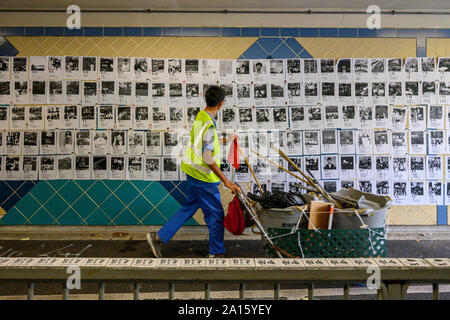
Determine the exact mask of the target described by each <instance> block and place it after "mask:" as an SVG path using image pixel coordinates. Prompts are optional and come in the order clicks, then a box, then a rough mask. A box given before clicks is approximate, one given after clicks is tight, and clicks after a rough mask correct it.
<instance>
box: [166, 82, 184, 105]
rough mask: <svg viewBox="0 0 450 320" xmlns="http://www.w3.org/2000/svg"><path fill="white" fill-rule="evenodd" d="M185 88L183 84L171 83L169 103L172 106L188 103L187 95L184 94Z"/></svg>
mask: <svg viewBox="0 0 450 320" xmlns="http://www.w3.org/2000/svg"><path fill="white" fill-rule="evenodd" d="M184 93H185V89H184V88H183V84H182V83H181V82H180V83H169V105H170V106H183V105H185V103H186V97H185V96H184Z"/></svg>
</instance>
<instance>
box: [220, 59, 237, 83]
mask: <svg viewBox="0 0 450 320" xmlns="http://www.w3.org/2000/svg"><path fill="white" fill-rule="evenodd" d="M218 63H219V73H218V79H217V80H218V82H219V83H229V82H233V81H234V79H235V77H234V69H233V63H234V61H233V60H219V61H218Z"/></svg>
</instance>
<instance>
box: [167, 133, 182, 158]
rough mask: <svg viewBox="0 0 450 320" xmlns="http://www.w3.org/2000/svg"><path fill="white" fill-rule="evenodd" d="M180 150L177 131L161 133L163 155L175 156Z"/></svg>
mask: <svg viewBox="0 0 450 320" xmlns="http://www.w3.org/2000/svg"><path fill="white" fill-rule="evenodd" d="M178 148H180V133H179V132H178V131H166V132H164V133H163V155H165V156H172V155H175V154H176V152H177V151H178Z"/></svg>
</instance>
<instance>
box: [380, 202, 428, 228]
mask: <svg viewBox="0 0 450 320" xmlns="http://www.w3.org/2000/svg"><path fill="white" fill-rule="evenodd" d="M436 210H437V207H436V206H434V205H425V206H392V207H391V209H390V210H389V211H388V213H387V215H386V223H387V224H388V225H436V224H437V211H436Z"/></svg>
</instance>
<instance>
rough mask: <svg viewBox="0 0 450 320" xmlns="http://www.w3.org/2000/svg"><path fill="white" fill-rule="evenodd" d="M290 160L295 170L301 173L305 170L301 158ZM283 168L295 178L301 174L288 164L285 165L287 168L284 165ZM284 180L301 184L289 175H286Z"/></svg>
mask: <svg viewBox="0 0 450 320" xmlns="http://www.w3.org/2000/svg"><path fill="white" fill-rule="evenodd" d="M278 158H280V157H278ZM290 159H291V160H292V162H293V163H294V164H295V166H296V167H297V168H299V169H300V170H302V171H304V170H305V168H304V165H303V163H304V161H303V160H304V158H303V157H290ZM283 168H286V169H287V170H289V171H290V172H293V173H294V174H295V175H297V176H299V175H300V176H301V174H300V173H299V172H298V171H297V170H296V169H295V168H294V166H292V165H291V164H290V163H287V167H286V164H285V163H283ZM286 179H287V181H289V182H295V183H298V184H301V182H300V180H299V179H298V178H296V177H294V176H293V175H291V174H286Z"/></svg>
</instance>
